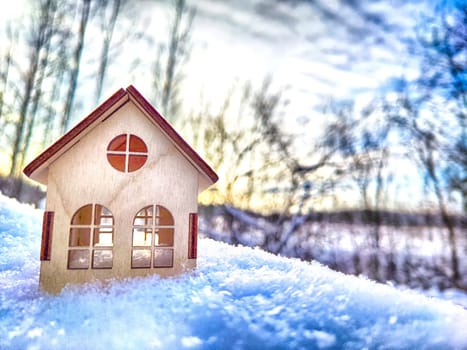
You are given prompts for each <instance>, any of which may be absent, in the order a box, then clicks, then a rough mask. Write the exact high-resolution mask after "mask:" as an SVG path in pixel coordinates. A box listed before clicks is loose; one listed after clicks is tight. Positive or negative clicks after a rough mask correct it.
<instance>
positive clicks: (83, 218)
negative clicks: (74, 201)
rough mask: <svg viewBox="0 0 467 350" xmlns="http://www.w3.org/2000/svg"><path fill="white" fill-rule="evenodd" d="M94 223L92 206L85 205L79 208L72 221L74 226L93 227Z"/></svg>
mask: <svg viewBox="0 0 467 350" xmlns="http://www.w3.org/2000/svg"><path fill="white" fill-rule="evenodd" d="M91 221H92V204H88V205H85V206H84V207H81V208H79V209H78V210H77V211H76V213H75V215H73V218H72V219H71V224H72V225H91Z"/></svg>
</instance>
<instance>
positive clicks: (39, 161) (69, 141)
mask: <svg viewBox="0 0 467 350" xmlns="http://www.w3.org/2000/svg"><path fill="white" fill-rule="evenodd" d="M129 100H131V101H133V102H134V103H135V104H136V106H137V107H138V108H139V109H140V110H141V111H143V112H144V114H145V115H146V116H148V117H149V118H151V119H152V120H153V121H154V122H155V123H156V124H157V125H158V126H159V127H160V129H161V130H162V131H163V133H164V134H165V135H166V136H167V137H168V138H169V139H170V140H172V142H173V143H174V144H175V146H176V147H177V148H178V150H179V151H180V152H182V154H184V155H185V157H186V158H187V159H188V161H190V163H192V164H193V166H195V167H196V168H197V169H198V171H200V172H201V173H202V174H204V175H205V176H206V177H207V178H208V179H209V180H210V181H211V182H212V183H215V182H216V181H217V180H218V179H219V178H218V176H217V174H216V173H215V172H214V170H212V168H211V167H210V166H209V165H208V164H207V163H206V162H205V161H204V160H203V158H201V157H200V156H199V155H198V153H196V151H195V150H193V148H191V146H190V145H189V144H188V143H187V142H186V141H185V140H184V139H183V138H182V137H181V136H180V135H179V134H178V133H177V131H175V129H174V128H173V127H172V126H171V125H170V124H169V123H168V122H167V121H166V120H165V118H164V117H162V116H161V114H160V113H159V112H158V111H157V110H156V109H155V108H154V107H153V106H152V105H151V104H150V103H149V102H148V101H147V100H146V99H145V98H144V96H143V95H141V93H140V92H139V91H138V90H137V89H136V88H135V87H134V86H133V85H130V86H128V87H127V88H126V90H124V89H120V90H118V91H117V92H116V93H114V94H113V95H112V96H111V97H110V98H109V99H107V100H106V101H105V102H104V103H102V104H101V105H100V106H99V107H97V108H96V109H95V110H94V111H93V112H92V113H91V114H89V115H88V116H87V117H86V118H84V119H83V120H82V121H81V122H79V123H78V124H77V125H76V126H75V127H74V128H72V129H71V130H70V131H68V132H67V133H66V134H65V135H63V136H62V137H61V138H60V139H58V140H57V141H56V142H55V143H53V144H52V145H51V146H50V147H49V148H47V149H46V150H45V151H43V152H42V153H41V154H40V155H39V156H38V157H37V158H35V159H34V160H33V161H32V162H31V163H29V164H28V165H27V166H26V167H25V168H24V170H23V172H24V173H25V174H26V175H27V176H28V177H31V178H33V179H34V180H38V181H40V179H41V178H42V177H41V174H42V173H43V172H44V171H45V170H46V169H47V168H48V165H49V164H50V163H51V162H53V161H54V160H55V159H57V158H58V157H59V156H60V155H62V154H63V153H65V152H66V151H67V150H68V149H69V148H71V146H73V145H74V144H75V143H76V142H77V141H78V140H79V139H80V138H81V137H82V136H84V135H85V134H86V133H87V132H88V131H89V130H90V129H92V128H93V126H96V125H97V123H96V122H98V121H101V120H102V119H105V118H107V117H108V116H110V115H111V114H112V113H113V112H114V111H116V110H117V109H118V108H120V107H121V106H122V105H124V104H125V103H126V102H128V101H129ZM42 180H44V179H42ZM40 182H44V181H40ZM45 182H46V181H45Z"/></svg>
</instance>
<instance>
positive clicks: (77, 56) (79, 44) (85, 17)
mask: <svg viewBox="0 0 467 350" xmlns="http://www.w3.org/2000/svg"><path fill="white" fill-rule="evenodd" d="M77 7H78V9H79V27H78V33H77V37H76V43H75V45H74V48H73V52H72V55H71V65H70V67H71V69H70V72H69V75H70V76H69V83H68V90H67V96H66V100H65V108H64V111H63V116H62V120H61V131H62V133H64V132H65V131H67V130H68V128H69V126H70V121H71V113H72V110H73V104H74V101H75V96H76V89H77V86H78V77H79V73H80V64H81V55H82V53H83V48H84V40H85V35H86V28H87V25H88V22H89V14H90V10H91V0H80V1H79V2H78V4H77Z"/></svg>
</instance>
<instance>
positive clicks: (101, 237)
mask: <svg viewBox="0 0 467 350" xmlns="http://www.w3.org/2000/svg"><path fill="white" fill-rule="evenodd" d="M93 243H94V246H97V247H111V246H112V245H113V228H112V227H99V228H96V229H94V242H93Z"/></svg>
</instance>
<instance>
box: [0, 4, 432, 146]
mask: <svg viewBox="0 0 467 350" xmlns="http://www.w3.org/2000/svg"><path fill="white" fill-rule="evenodd" d="M187 2H188V4H189V5H190V6H193V7H195V9H196V16H195V20H194V23H193V29H192V38H191V42H192V47H191V49H192V50H191V56H190V59H189V61H188V64H187V65H186V66H185V67H184V69H183V72H184V75H185V80H184V90H183V96H184V103H185V112H186V113H188V112H190V111H191V110H192V109H195V108H197V107H198V108H200V107H201V104H203V103H208V104H210V105H211V106H213V108H216V107H219V106H220V105H221V104H222V103H223V102H224V99H225V98H226V96H227V94H228V91H229V89H231V88H232V86H234V85H235V84H237V86H241V85H242V84H243V83H245V82H251V83H252V84H253V86H255V87H259V86H260V85H261V84H262V82H263V80H264V79H265V78H266V77H267V76H270V77H271V78H272V86H273V88H274V89H276V90H280V91H282V97H283V101H285V102H286V103H287V111H286V114H285V118H286V120H284V123H283V127H284V129H285V130H286V131H287V132H288V133H290V134H292V135H294V136H295V137H296V138H297V140H299V145H303V147H302V149H303V150H306V149H307V146H308V143H309V142H311V140H312V139H313V136H314V135H316V134H317V133H319V132H320V130H321V128H320V124H321V122H322V121H323V116H322V115H321V112H320V108H319V107H320V106H322V105H324V104H326V103H327V102H328V101H329V100H332V99H336V100H339V99H352V100H354V101H356V103H357V104H365V103H366V102H368V101H369V100H370V99H372V98H373V97H375V96H377V95H378V94H382V93H385V92H386V90H387V88H388V87H390V85H391V82H392V81H394V80H395V79H396V80H397V79H398V78H400V77H406V78H408V79H412V78H415V77H416V75H417V71H418V70H417V65H418V62H417V60H416V58H414V57H413V56H411V55H409V54H408V42H410V41H411V40H412V39H413V36H414V28H415V26H416V25H417V21H419V18H420V17H421V16H422V14H423V13H426V12H429V9H430V6H432V5H431V2H430V1H421V0H411V1H402V0H386V1H382V0H377V1H369V0H360V1H358V0H351V1H350V0H348V1H346V0H330V1H328V0H316V1H305V0H187ZM25 4H27V1H26V0H18V1H15V2H14V5H12V3H11V2H9V1H6V0H0V6H1V8H2V11H1V12H0V20H3V19H5V18H9V19H11V18H15V16H17V15H19V14H21V12H22V11H24V8H25ZM125 15H126V16H124V17H123V18H122V21H121V22H120V25H119V27H118V30H119V31H120V32H121V34H119V35H115V36H114V38H115V42H114V47H113V52H114V53H116V55H115V57H117V60H116V62H115V63H114V64H113V65H111V66H110V67H109V74H108V76H107V78H106V87H105V89H104V91H103V94H102V97H101V100H104V99H106V98H107V97H108V96H110V95H111V94H113V93H114V92H115V91H116V90H117V89H119V88H121V87H126V86H128V85H130V84H133V85H135V86H136V87H137V88H138V89H139V90H140V91H141V92H142V93H143V95H145V96H147V97H148V98H149V99H151V98H152V95H153V93H152V89H151V84H152V77H150V74H148V72H151V69H152V67H150V66H147V67H144V68H143V69H141V67H138V69H134V67H133V66H132V64H133V62H134V61H135V59H137V58H145V59H146V61H151V56H152V57H154V58H155V56H156V51H157V43H154V42H152V43H142V42H140V41H137V40H134V38H135V37H136V36H137V35H138V33H140V32H141V31H144V32H148V33H152V34H155V37H156V40H158V39H160V41H163V40H166V39H167V37H168V27H169V21H170V19H171V18H172V16H173V14H172V7H171V1H169V0H163V1H154V0H135V1H129V2H128V7H127V10H126V13H125ZM126 33H130V34H132V35H133V37H131V35H130V38H129V39H125V35H126ZM93 35H94V34H93V29H92V27H90V28H88V36H89V37H90V38H92V37H93ZM122 38H123V39H122ZM119 41H121V42H119ZM91 42H92V40H91ZM117 42H119V43H117ZM148 57H149V59H148ZM84 58H85V60H84V62H83V67H86V65H91V64H93V63H92V62H87V61H86V56H84ZM94 64H95V63H94ZM88 78H92V77H91V76H90V74H89V73H86V68H84V70H83V74H82V77H81V79H82V80H81V81H82V84H81V85H80V88H79V90H78V94H79V95H80V96H81V99H79V100H78V104H77V106H76V107H77V109H78V110H82V111H83V112H80V113H78V115H77V119H76V121H78V120H79V119H81V118H82V116H83V115H86V114H87V113H88V112H89V111H91V110H93V109H94V108H95V106H96V105H95V101H94V99H86V98H83V96H86V94H87V93H88V91H94V90H93V89H94V82H93V81H92V79H88ZM156 108H157V105H156Z"/></svg>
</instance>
